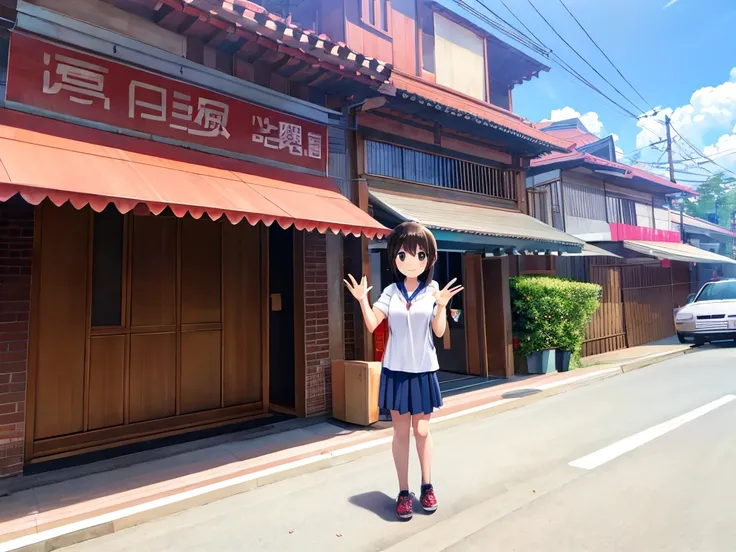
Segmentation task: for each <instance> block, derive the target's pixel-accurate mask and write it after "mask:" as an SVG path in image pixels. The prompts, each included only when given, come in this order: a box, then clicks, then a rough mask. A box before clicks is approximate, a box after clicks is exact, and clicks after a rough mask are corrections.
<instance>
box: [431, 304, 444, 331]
mask: <svg viewBox="0 0 736 552" xmlns="http://www.w3.org/2000/svg"><path fill="white" fill-rule="evenodd" d="M432 330H433V331H434V335H436V336H437V337H442V336H443V335H445V331H446V330H447V308H446V305H445V306H444V307H440V305H437V312H435V313H434V317H433V318H432Z"/></svg>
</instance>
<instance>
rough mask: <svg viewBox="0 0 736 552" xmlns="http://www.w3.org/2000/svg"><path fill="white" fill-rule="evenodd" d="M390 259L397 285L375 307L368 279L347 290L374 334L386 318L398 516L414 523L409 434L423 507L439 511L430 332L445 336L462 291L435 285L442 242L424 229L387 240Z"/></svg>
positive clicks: (438, 399) (386, 394)
mask: <svg viewBox="0 0 736 552" xmlns="http://www.w3.org/2000/svg"><path fill="white" fill-rule="evenodd" d="M388 258H389V262H390V263H391V268H392V269H393V273H394V276H395V277H396V280H397V282H396V283H395V284H391V285H390V286H388V287H387V288H386V289H384V290H383V293H382V294H381V297H380V298H379V299H378V301H376V303H375V304H374V305H373V308H371V305H370V303H369V301H368V293H369V292H370V290H371V289H372V288H371V287H368V282H367V280H366V277H365V276H363V277H362V278H361V280H360V283H358V282H356V281H355V278H353V276H352V275H350V274H349V275H348V278H349V279H350V281H349V282H348V281H347V280H345V285H346V286H347V287H348V289H349V290H350V292H351V293H352V294H353V297H355V298H356V299H357V300H358V301H359V302H360V307H361V310H362V312H363V319H364V320H365V325H366V327H367V328H368V331H369V332H371V333H373V331H374V330H375V329H376V328H377V327H378V325H379V324H381V322H383V320H384V319H386V318H388V328H389V339H388V344H387V345H386V352H385V354H384V356H383V367H382V370H381V384H380V388H379V392H378V397H379V398H378V406H379V407H381V408H384V409H387V410H390V411H391V420H392V422H393V427H394V437H393V447H392V448H393V456H394V464H395V465H396V473H397V475H398V478H399V491H400V492H399V497H398V499H397V500H396V515H398V516H399V518H400V519H403V520H409V519H411V517H412V498H411V495H410V494H409V432H410V429H411V428H413V429H414V438H415V440H416V445H417V454H418V455H419V463H420V465H421V469H422V486H421V497H420V501H421V503H422V508H423V509H424V510H425V511H426V512H434V511H435V510H437V499H436V497H435V494H434V489H433V488H432V478H431V473H432V438H431V436H430V435H429V419H430V417H431V415H432V412H433V411H434V409H436V408H439V407H441V406H442V395H441V393H440V384H439V381H438V379H437V370H438V369H439V365H438V363H437V352H436V350H435V347H434V341H433V340H432V333H431V332H432V331H434V333H435V335H436V336H437V337H442V336H443V335H444V333H445V330H446V328H447V314H446V310H447V304H448V303H449V302H450V299H452V297H453V296H454V295H456V294H457V293H459V292H460V291H462V289H463V288H462V286H456V287H454V288H453V287H451V286H452V284H454V283H455V281H456V279H453V280H452V281H451V282H450V283H449V284H447V286H445V288H444V289H442V290H440V288H439V285H438V284H437V282H435V281H434V280H432V274H433V272H434V264H435V262H436V261H437V242H436V241H435V239H434V236H433V235H432V233H431V232H430V231H429V230H427V229H426V228H425V227H424V226H422V225H421V224H418V223H416V222H405V223H403V224H400V225H399V226H397V227H396V228H395V229H394V231H393V232H392V233H391V235H390V236H389V238H388Z"/></svg>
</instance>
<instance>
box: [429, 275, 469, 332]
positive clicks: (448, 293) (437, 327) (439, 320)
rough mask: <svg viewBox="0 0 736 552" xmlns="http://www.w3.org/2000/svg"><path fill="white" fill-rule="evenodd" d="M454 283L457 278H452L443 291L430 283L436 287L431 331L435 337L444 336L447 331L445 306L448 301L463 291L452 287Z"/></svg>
mask: <svg viewBox="0 0 736 552" xmlns="http://www.w3.org/2000/svg"><path fill="white" fill-rule="evenodd" d="M456 281H457V278H453V279H452V280H451V281H450V283H449V284H447V285H446V286H445V287H444V288H443V289H440V288H439V286H437V284H436V283H434V282H432V283H433V284H434V285H435V286H436V289H435V292H434V301H435V303H437V311H436V312H435V313H434V317H433V318H432V330H434V335H436V336H437V337H442V336H443V335H445V330H447V304H448V303H449V302H450V299H452V298H453V297H454V296H455V295H457V294H458V293H460V292H461V291H462V290H463V286H455V287H452V284H454V283H455V282H456Z"/></svg>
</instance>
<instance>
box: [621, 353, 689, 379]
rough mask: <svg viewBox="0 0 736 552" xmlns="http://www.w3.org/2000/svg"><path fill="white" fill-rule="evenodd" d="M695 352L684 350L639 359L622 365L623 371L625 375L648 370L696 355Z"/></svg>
mask: <svg viewBox="0 0 736 552" xmlns="http://www.w3.org/2000/svg"><path fill="white" fill-rule="evenodd" d="M694 352H695V350H694V349H683V350H681V351H674V352H665V353H657V354H656V355H652V356H648V357H644V358H641V359H637V360H635V361H633V362H629V363H626V364H622V365H621V370H622V372H623V373H624V374H628V373H629V372H633V371H635V370H641V369H642V368H646V367H648V366H651V365H653V364H658V363H660V362H665V361H667V360H672V359H673V358H677V357H679V356H684V355H687V354H690V353H694Z"/></svg>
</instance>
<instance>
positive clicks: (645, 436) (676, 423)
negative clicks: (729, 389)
mask: <svg viewBox="0 0 736 552" xmlns="http://www.w3.org/2000/svg"><path fill="white" fill-rule="evenodd" d="M734 400H736V395H726V396H724V397H721V398H720V399H718V400H717V401H713V402H711V403H708V404H706V405H704V406H701V407H699V408H696V409H695V410H692V411H690V412H688V413H687V414H683V415H682V416H678V417H677V418H673V419H671V420H668V421H666V422H663V423H661V424H658V425H656V426H653V427H650V428H649V429H645V430H644V431H641V432H639V433H637V434H635V435H632V436H631V437H627V438H625V439H622V440H620V441H617V442H616V443H613V444H612V445H609V446H607V447H605V448H602V449H600V450H598V451H596V452H594V453H592V454H589V455H587V456H583V457H582V458H578V459H577V460H575V461H573V462H570V464H569V465H570V466H572V467H573V468H581V469H583V470H592V469H594V468H597V467H599V466H602V465H603V464H605V463H606V462H610V461H611V460H614V459H616V458H618V457H619V456H621V455H623V454H626V453H627V452H631V451H632V450H634V449H635V448H638V447H640V446H642V445H645V444H647V443H648V442H650V441H653V440H654V439H656V438H658V437H661V436H662V435H664V434H666V433H669V432H670V431H672V430H674V429H677V428H678V427H680V426H683V425H685V424H686V423H688V422H692V421H693V420H695V419H697V418H700V417H701V416H705V415H706V414H708V413H709V412H712V411H713V410H715V409H717V408H720V407H722V406H724V405H726V404H728V403H730V402H732V401H734Z"/></svg>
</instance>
